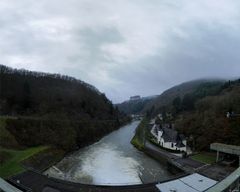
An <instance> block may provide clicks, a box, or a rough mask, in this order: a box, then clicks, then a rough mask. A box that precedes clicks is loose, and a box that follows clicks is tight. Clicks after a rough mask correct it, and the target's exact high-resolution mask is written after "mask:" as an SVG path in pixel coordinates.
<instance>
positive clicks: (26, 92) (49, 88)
mask: <svg viewBox="0 0 240 192" xmlns="http://www.w3.org/2000/svg"><path fill="white" fill-rule="evenodd" d="M0 118H2V119H3V118H4V121H5V122H4V129H5V130H4V131H5V132H6V131H7V132H9V133H8V134H10V135H11V138H13V137H14V138H15V139H16V140H17V143H18V144H19V145H20V146H34V145H42V144H44V145H46V144H47V145H48V144H50V145H55V146H58V147H61V148H64V149H70V148H73V147H74V146H77V145H78V146H84V145H87V144H88V143H91V142H94V141H96V140H97V139H99V138H101V137H102V136H103V135H105V134H107V133H109V132H110V131H113V130H114V129H116V128H117V127H118V126H119V125H120V124H121V123H122V122H123V119H124V118H125V116H124V115H123V114H122V113H120V112H119V111H118V110H117V109H116V108H115V107H114V106H113V104H112V103H111V102H110V101H109V100H108V99H107V98H106V96H105V95H104V94H103V93H101V92H99V91H98V90H97V89H96V88H95V87H93V86H91V85H89V84H87V83H85V82H83V81H80V80H77V79H75V78H72V77H68V76H63V75H59V74H47V73H39V72H31V71H27V70H17V69H12V68H9V67H7V66H4V65H0ZM0 120H1V119H0ZM1 126H2V127H1ZM0 129H3V123H1V122H0ZM0 131H2V132H3V130H0ZM8 134H5V135H8ZM12 136H13V137H12ZM0 137H1V135H0ZM9 138H10V137H9ZM9 138H8V136H6V137H4V138H0V140H1V142H0V146H7V145H8V146H11V142H10V140H9V141H8V139H9ZM14 143H16V142H14Z"/></svg>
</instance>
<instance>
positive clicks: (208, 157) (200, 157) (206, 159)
mask: <svg viewBox="0 0 240 192" xmlns="http://www.w3.org/2000/svg"><path fill="white" fill-rule="evenodd" d="M191 158H192V159H193V160H196V161H199V162H201V163H206V164H212V163H215V161H216V154H214V153H207V152H201V153H198V154H196V155H193V156H191Z"/></svg>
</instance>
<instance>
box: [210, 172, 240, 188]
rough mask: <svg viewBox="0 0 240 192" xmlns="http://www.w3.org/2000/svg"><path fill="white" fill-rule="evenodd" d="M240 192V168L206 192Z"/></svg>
mask: <svg viewBox="0 0 240 192" xmlns="http://www.w3.org/2000/svg"><path fill="white" fill-rule="evenodd" d="M218 191H219V192H220V191H223V192H240V167H239V168H238V169H236V170H235V171H234V172H232V173H231V174H230V175H229V176H228V177H226V178H225V179H223V180H222V181H220V182H219V183H217V184H216V185H214V186H213V187H211V188H210V189H208V190H207V191H206V192H218Z"/></svg>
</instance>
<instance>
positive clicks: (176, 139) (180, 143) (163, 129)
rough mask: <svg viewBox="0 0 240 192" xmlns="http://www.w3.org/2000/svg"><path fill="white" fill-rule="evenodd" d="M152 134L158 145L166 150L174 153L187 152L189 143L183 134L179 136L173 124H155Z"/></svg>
mask: <svg viewBox="0 0 240 192" xmlns="http://www.w3.org/2000/svg"><path fill="white" fill-rule="evenodd" d="M151 134H152V135H153V136H154V137H155V140H156V141H157V143H158V144H159V145H160V146H161V147H163V148H166V149H170V150H174V151H182V152H186V151H187V141H186V138H185V136H184V135H183V134H179V133H178V132H177V131H176V130H175V129H174V126H173V125H171V124H164V125H157V124H154V125H153V126H152V129H151Z"/></svg>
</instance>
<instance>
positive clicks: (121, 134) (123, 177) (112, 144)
mask: <svg viewBox="0 0 240 192" xmlns="http://www.w3.org/2000/svg"><path fill="white" fill-rule="evenodd" d="M138 124H139V121H135V122H132V123H131V124H128V125H126V126H124V127H122V128H120V129H119V130H117V131H114V132H112V133H111V134H109V135H107V136H105V137H104V138H103V139H101V140H100V141H99V142H97V143H95V144H93V145H90V146H88V147H85V148H83V149H80V150H79V151H77V152H75V153H73V154H72V155H70V156H68V157H65V158H64V159H63V160H62V161H61V162H60V163H58V164H57V165H56V166H54V167H52V168H50V169H49V170H47V171H46V172H45V174H48V175H49V176H52V177H57V178H60V179H65V180H69V181H73V182H80V183H87V184H102V185H104V184H108V185H123V184H139V183H142V182H144V183H149V182H154V181H157V180H160V179H165V178H167V177H169V176H170V173H169V172H168V171H167V170H166V168H165V167H164V165H161V164H159V163H158V162H156V161H155V160H153V159H151V158H150V157H148V156H146V155H145V154H144V153H142V152H140V151H138V150H137V149H135V148H134V147H133V146H132V145H131V144H130V141H131V138H132V137H133V135H134V131H135V128H136V127H137V125H138Z"/></svg>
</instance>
